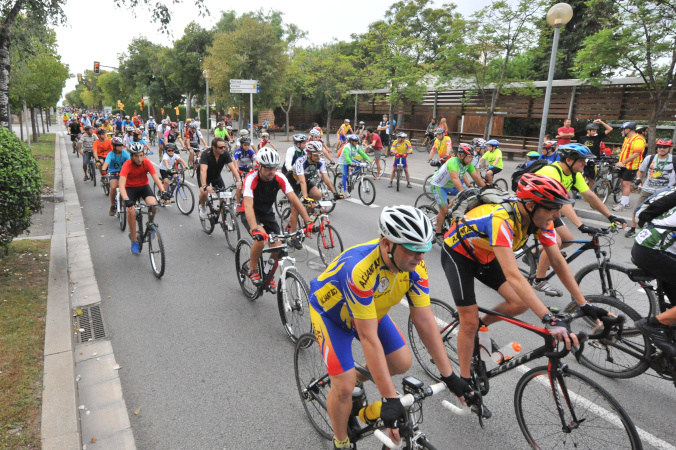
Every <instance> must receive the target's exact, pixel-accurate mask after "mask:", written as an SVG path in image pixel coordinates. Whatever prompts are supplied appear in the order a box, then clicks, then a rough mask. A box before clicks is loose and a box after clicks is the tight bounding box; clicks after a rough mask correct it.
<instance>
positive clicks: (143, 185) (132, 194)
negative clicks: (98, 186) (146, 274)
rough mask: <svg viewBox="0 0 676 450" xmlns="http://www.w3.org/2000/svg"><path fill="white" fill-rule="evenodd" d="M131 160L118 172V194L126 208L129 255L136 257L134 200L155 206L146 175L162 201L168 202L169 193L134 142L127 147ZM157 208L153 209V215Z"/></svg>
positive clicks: (137, 246)
mask: <svg viewBox="0 0 676 450" xmlns="http://www.w3.org/2000/svg"><path fill="white" fill-rule="evenodd" d="M129 154H130V155H131V159H130V160H128V161H126V162H125V163H124V164H123V165H122V169H121V170H120V181H119V183H120V184H119V187H120V194H121V195H122V198H123V199H124V205H125V206H126V207H127V222H128V223H129V232H130V234H131V253H132V254H133V255H138V254H139V253H140V246H139V244H138V237H137V236H136V208H135V205H136V200H137V199H139V198H142V199H143V200H144V201H145V203H146V205H156V204H157V202H156V201H155V196H154V195H153V190H152V189H150V184H149V183H148V174H150V176H151V177H152V178H153V181H154V182H155V185H156V186H157V188H158V189H159V190H160V191H161V192H162V200H169V193H168V192H167V191H166V190H165V189H164V185H163V184H162V181H161V180H160V177H158V176H157V172H156V171H155V167H154V166H153V164H152V163H151V162H150V161H149V160H147V159H145V158H143V144H141V143H140V142H134V143H133V144H131V146H130V147H129ZM156 210H157V208H153V210H152V214H153V215H154V214H155V212H156Z"/></svg>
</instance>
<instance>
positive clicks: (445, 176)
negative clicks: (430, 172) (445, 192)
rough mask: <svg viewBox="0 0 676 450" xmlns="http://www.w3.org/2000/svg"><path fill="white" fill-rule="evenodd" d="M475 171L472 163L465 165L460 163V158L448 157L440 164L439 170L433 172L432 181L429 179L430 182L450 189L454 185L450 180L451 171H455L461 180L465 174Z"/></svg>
mask: <svg viewBox="0 0 676 450" xmlns="http://www.w3.org/2000/svg"><path fill="white" fill-rule="evenodd" d="M475 171H476V168H475V167H474V165H472V164H467V165H465V164H463V163H461V162H460V159H459V158H457V157H455V158H450V159H449V160H447V161H446V162H445V163H444V164H442V165H441V167H439V170H437V171H436V172H434V176H432V181H430V184H432V185H434V186H439V187H443V188H449V189H451V188H454V187H455V185H454V184H453V181H451V172H456V173H457V174H458V177H459V178H460V180H461V181H462V179H463V178H464V177H465V174H467V173H474V172H475Z"/></svg>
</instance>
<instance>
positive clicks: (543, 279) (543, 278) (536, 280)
mask: <svg viewBox="0 0 676 450" xmlns="http://www.w3.org/2000/svg"><path fill="white" fill-rule="evenodd" d="M541 281H545V277H542V278H539V277H536V278H535V282H536V283H539V282H541Z"/></svg>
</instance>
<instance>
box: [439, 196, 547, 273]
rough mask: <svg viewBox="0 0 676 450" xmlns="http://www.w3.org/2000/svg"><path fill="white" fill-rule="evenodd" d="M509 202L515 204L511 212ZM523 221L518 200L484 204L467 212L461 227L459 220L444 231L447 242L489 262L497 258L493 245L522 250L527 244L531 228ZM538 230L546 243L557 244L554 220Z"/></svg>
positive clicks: (452, 246) (468, 256) (482, 261)
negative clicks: (525, 225)
mask: <svg viewBox="0 0 676 450" xmlns="http://www.w3.org/2000/svg"><path fill="white" fill-rule="evenodd" d="M506 204H510V205H511V209H512V210H513V212H512V213H511V214H510V212H509V211H508V210H507V209H505V206H504V205H506ZM508 208H509V207H508ZM521 223H522V218H521V213H520V212H519V208H518V207H517V203H516V202H506V203H505V204H500V205H499V204H484V205H480V206H477V207H476V208H474V209H472V210H470V211H468V212H467V214H465V220H464V221H463V222H461V223H460V226H459V227H458V223H457V222H453V224H452V225H451V228H450V229H449V230H448V231H447V232H446V234H445V235H444V243H445V244H446V245H447V246H449V247H450V248H452V249H453V250H455V251H456V252H458V253H460V254H462V255H464V256H466V257H467V258H469V259H472V260H473V259H474V258H476V259H477V260H478V262H479V263H480V264H488V263H490V262H491V261H492V260H493V259H494V258H495V253H494V252H493V247H511V248H513V249H514V250H518V249H520V248H521V247H523V246H524V245H525V244H526V241H527V240H528V233H527V231H528V230H527V227H523V226H522V225H521ZM458 228H459V231H460V235H461V236H462V238H463V240H464V243H465V246H467V248H469V249H470V250H472V253H473V254H474V258H472V255H471V254H469V253H467V251H466V250H465V248H464V246H463V245H462V243H461V242H460V239H459V238H458ZM535 234H536V237H537V238H538V240H539V241H540V243H541V244H542V245H544V246H545V247H550V246H552V245H556V230H555V229H554V222H553V221H550V222H549V225H548V226H547V228H546V229H544V230H543V229H538V230H537V231H536V233H535Z"/></svg>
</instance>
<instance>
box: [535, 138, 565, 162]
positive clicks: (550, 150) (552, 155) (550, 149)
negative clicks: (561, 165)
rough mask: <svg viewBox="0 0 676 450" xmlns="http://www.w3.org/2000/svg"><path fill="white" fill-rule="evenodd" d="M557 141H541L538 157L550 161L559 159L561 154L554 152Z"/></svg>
mask: <svg viewBox="0 0 676 450" xmlns="http://www.w3.org/2000/svg"><path fill="white" fill-rule="evenodd" d="M557 145H558V144H557V141H551V140H550V141H544V142H543V143H542V153H540V159H546V160H547V161H549V162H550V163H554V162H556V161H561V156H559V154H558V153H557V152H556V147H557Z"/></svg>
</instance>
